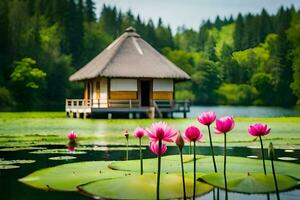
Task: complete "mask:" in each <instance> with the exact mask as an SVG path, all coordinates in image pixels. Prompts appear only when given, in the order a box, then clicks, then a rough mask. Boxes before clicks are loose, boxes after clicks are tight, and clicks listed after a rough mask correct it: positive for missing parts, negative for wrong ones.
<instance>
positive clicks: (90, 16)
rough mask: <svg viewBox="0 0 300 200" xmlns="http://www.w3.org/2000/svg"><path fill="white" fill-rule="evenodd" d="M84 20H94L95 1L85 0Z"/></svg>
mask: <svg viewBox="0 0 300 200" xmlns="http://www.w3.org/2000/svg"><path fill="white" fill-rule="evenodd" d="M85 20H86V21H87V22H95V21H96V14H95V3H94V2H93V0H85Z"/></svg>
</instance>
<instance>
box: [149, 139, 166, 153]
mask: <svg viewBox="0 0 300 200" xmlns="http://www.w3.org/2000/svg"><path fill="white" fill-rule="evenodd" d="M158 148H159V147H158V142H154V141H152V142H150V150H151V151H152V152H153V153H154V154H156V155H157V156H161V155H163V154H164V153H166V151H167V145H165V144H161V149H160V155H159V154H158Z"/></svg>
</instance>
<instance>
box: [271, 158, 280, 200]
mask: <svg viewBox="0 0 300 200" xmlns="http://www.w3.org/2000/svg"><path fill="white" fill-rule="evenodd" d="M271 164H272V173H273V178H274V183H275V188H276V196H277V200H280V196H279V191H278V184H277V179H276V173H275V167H274V161H273V158H271Z"/></svg>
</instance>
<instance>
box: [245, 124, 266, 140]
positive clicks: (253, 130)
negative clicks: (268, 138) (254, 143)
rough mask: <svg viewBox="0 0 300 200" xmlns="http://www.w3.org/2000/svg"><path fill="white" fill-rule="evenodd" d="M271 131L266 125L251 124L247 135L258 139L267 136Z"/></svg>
mask: <svg viewBox="0 0 300 200" xmlns="http://www.w3.org/2000/svg"><path fill="white" fill-rule="evenodd" d="M270 131H271V129H270V128H268V126H267V125H266V124H260V123H257V124H252V125H250V126H249V128H248V133H249V134H250V135H252V136H255V137H259V136H264V135H268V134H269V133H270Z"/></svg>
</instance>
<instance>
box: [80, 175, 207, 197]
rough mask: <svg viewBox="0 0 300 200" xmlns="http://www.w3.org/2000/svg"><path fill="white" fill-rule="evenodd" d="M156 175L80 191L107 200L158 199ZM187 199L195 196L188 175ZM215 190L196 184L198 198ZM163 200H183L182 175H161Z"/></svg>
mask: <svg viewBox="0 0 300 200" xmlns="http://www.w3.org/2000/svg"><path fill="white" fill-rule="evenodd" d="M156 177H157V176H156V174H153V173H147V174H144V175H133V176H128V177H122V178H115V179H107V180H99V181H95V182H91V183H88V184H85V185H82V186H79V187H78V189H79V190H80V191H82V192H83V194H85V195H87V196H90V197H93V198H97V199H98V198H105V199H156ZM185 183H186V193H187V197H192V195H193V175H192V174H186V176H185ZM212 189H213V187H212V186H210V185H208V184H205V183H201V182H198V181H197V182H196V196H201V195H203V194H206V193H207V192H209V191H211V190H212ZM160 198H161V199H179V198H183V189H182V179H181V175H180V174H161V182H160Z"/></svg>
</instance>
